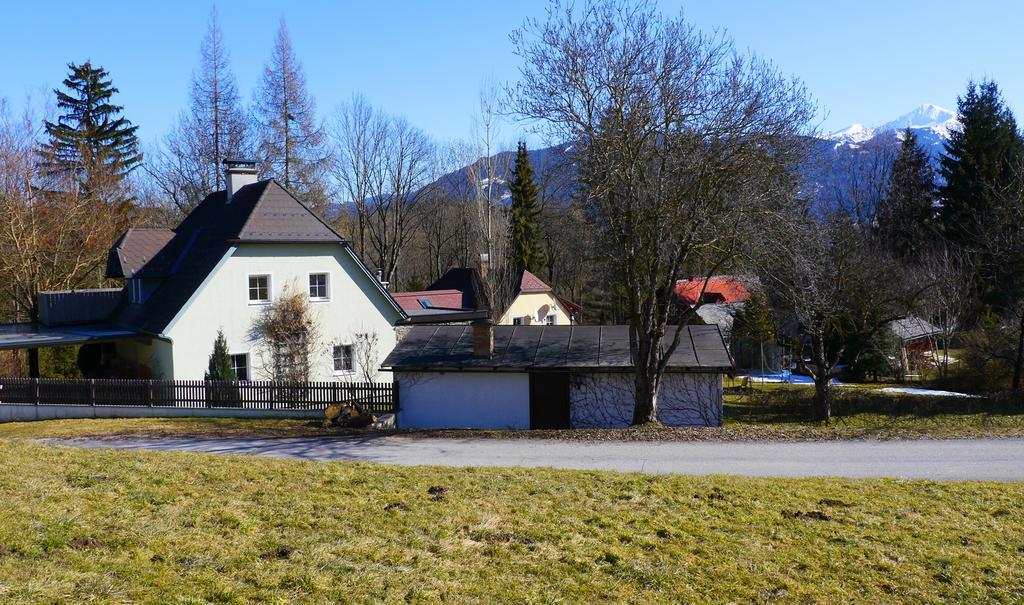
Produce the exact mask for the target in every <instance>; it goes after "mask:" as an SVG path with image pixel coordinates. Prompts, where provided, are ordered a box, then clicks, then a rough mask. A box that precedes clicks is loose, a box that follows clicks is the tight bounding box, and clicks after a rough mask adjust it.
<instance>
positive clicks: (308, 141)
mask: <svg viewBox="0 0 1024 605" xmlns="http://www.w3.org/2000/svg"><path fill="white" fill-rule="evenodd" d="M255 114H256V115H255V117H256V122H257V128H258V130H259V156H260V160H261V163H262V171H263V173H264V174H267V175H269V176H272V177H274V178H276V179H278V180H279V181H280V182H281V184H282V185H284V186H285V187H286V188H288V189H289V190H290V191H291V192H292V193H293V194H295V195H296V196H297V197H298V198H299V199H300V200H301V201H303V202H304V203H305V204H306V205H307V206H309V207H310V208H312V209H313V210H315V211H318V212H320V213H322V212H323V210H324V209H325V208H326V204H327V194H326V191H325V188H324V184H323V181H324V178H323V177H324V174H323V173H324V170H325V169H326V167H327V154H326V152H325V150H324V143H325V137H326V135H325V132H324V127H323V124H321V123H320V121H319V120H317V117H316V106H315V103H314V102H313V99H312V97H310V96H309V93H308V92H307V91H306V76H305V75H304V74H303V71H302V65H301V64H300V63H299V61H298V59H296V57H295V53H294V52H293V50H292V41H291V38H290V37H289V36H288V28H287V26H286V25H285V22H284V19H281V25H280V28H279V29H278V31H277V40H276V42H275V44H274V50H273V52H272V53H271V55H270V61H269V62H268V63H267V65H266V67H265V68H264V70H263V79H262V81H261V82H260V85H259V89H258V90H257V93H256V105H255Z"/></svg>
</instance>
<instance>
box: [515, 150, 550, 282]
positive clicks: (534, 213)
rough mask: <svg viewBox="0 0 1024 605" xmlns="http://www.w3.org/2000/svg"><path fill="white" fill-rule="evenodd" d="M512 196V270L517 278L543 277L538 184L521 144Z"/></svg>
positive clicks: (528, 157) (517, 155)
mask: <svg viewBox="0 0 1024 605" xmlns="http://www.w3.org/2000/svg"><path fill="white" fill-rule="evenodd" d="M508 188H509V192H510V193H511V194H512V203H511V206H510V213H511V216H510V217H509V218H510V223H511V225H510V228H511V232H512V233H511V236H512V266H513V269H515V271H514V272H513V274H514V275H517V276H518V275H520V274H521V273H522V271H523V270H524V269H525V270H527V271H530V272H532V273H540V272H541V270H542V269H543V267H544V254H543V252H541V249H540V243H539V240H540V232H539V226H538V224H539V222H540V207H539V206H538V204H537V183H536V181H535V180H534V176H533V166H531V165H530V156H529V154H528V153H527V151H526V144H525V143H522V142H520V143H519V149H518V151H517V152H516V164H515V167H514V168H513V169H512V181H511V182H510V183H509V186H508Z"/></svg>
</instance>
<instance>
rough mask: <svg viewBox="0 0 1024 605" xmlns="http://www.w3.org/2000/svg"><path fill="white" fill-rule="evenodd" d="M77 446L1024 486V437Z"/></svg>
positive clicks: (382, 439) (303, 440) (305, 440)
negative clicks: (1012, 483)
mask: <svg viewBox="0 0 1024 605" xmlns="http://www.w3.org/2000/svg"><path fill="white" fill-rule="evenodd" d="M50 442H56V443H60V444H63V445H72V446H76V447H87V448H96V447H116V448H126V449H143V450H160V451H179V452H181V451H184V452H204V453H211V454H235V455H248V456H271V457H276V458H299V459H304V460H348V461H363V462H380V463H385V464H404V465H442V466H507V467H554V468H568V469H584V470H612V471H640V472H647V473H679V474H689V475H708V474H732V475H746V476H754V477H816V476H829V477H854V478H856V477H898V478H908V479H935V480H995V481H1024V439H950V440H919V441H827V442H655V443H632V442H630V443H626V442H614V443H579V442H567V441H549V440H543V439H532V440H502V439H427V438H410V437H395V436H377V435H369V436H365V437H363V436H360V437H296V438H280V439H247V438H222V439H221V438H217V439H213V438H204V439H126V440H119V441H111V440H63V441H62V440H50Z"/></svg>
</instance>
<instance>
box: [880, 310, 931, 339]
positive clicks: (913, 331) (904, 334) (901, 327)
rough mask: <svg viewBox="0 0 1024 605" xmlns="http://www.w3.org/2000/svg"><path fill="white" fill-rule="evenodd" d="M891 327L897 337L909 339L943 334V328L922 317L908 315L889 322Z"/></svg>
mask: <svg viewBox="0 0 1024 605" xmlns="http://www.w3.org/2000/svg"><path fill="white" fill-rule="evenodd" d="M889 329H890V330H891V331H892V333H893V335H894V336H896V338H898V339H900V340H902V341H907V340H917V339H918V338H931V337H933V336H938V335H940V334H942V330H940V329H939V328H937V327H936V326H934V325H932V324H931V323H930V322H928V321H926V320H924V319H921V318H920V317H913V316H911V317H907V318H904V319H897V320H896V321H893V322H890V323H889Z"/></svg>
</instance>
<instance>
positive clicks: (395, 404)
mask: <svg viewBox="0 0 1024 605" xmlns="http://www.w3.org/2000/svg"><path fill="white" fill-rule="evenodd" d="M391 408H392V409H393V410H394V412H393V413H394V414H395V415H397V414H398V409H399V396H398V381H397V380H393V381H391Z"/></svg>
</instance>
